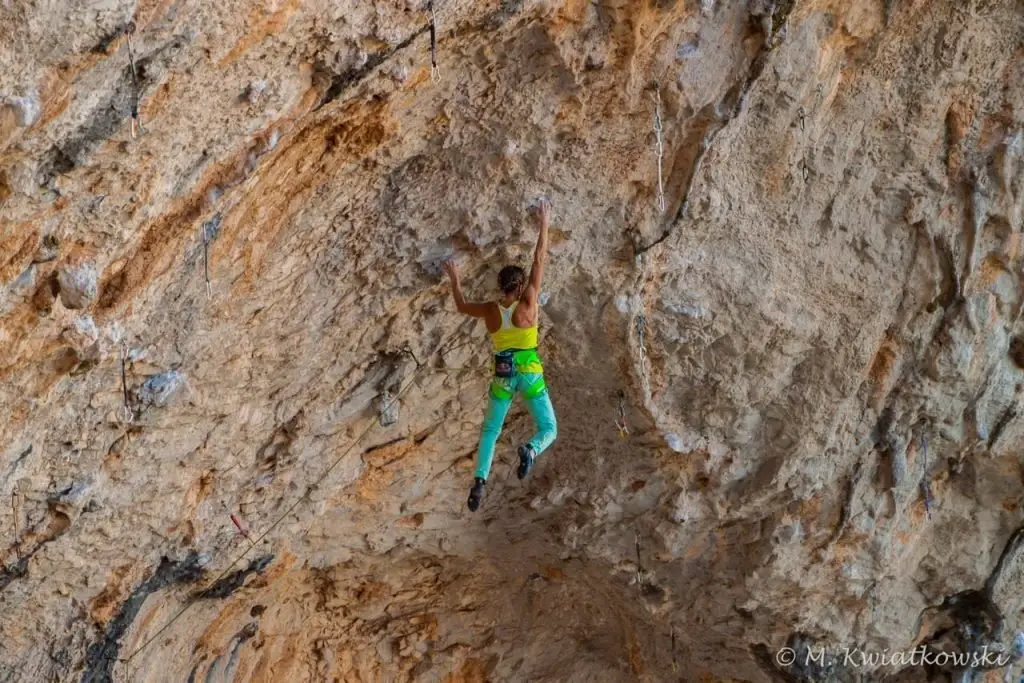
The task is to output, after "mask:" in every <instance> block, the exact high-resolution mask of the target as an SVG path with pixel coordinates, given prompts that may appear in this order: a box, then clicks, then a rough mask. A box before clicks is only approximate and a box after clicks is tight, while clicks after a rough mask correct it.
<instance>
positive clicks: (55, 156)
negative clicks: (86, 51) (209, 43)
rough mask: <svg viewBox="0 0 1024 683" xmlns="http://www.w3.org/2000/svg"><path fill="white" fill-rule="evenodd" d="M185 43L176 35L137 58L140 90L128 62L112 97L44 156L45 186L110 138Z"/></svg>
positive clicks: (42, 171)
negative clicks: (143, 92) (136, 85)
mask: <svg viewBox="0 0 1024 683" xmlns="http://www.w3.org/2000/svg"><path fill="white" fill-rule="evenodd" d="M118 35H120V34H119V33H117V34H115V35H113V36H111V37H110V40H111V41H113V40H115V39H116V38H117V36H118ZM185 44H186V39H185V38H184V37H182V36H177V37H175V38H174V39H173V40H171V41H170V42H168V43H166V44H164V45H162V46H161V47H159V48H157V49H156V50H154V51H153V52H151V53H150V54H148V55H146V56H145V57H142V58H141V59H138V60H136V62H135V70H136V73H137V74H138V91H136V87H135V83H134V80H133V78H132V69H131V66H130V65H129V64H127V63H126V64H125V65H124V68H122V69H121V74H120V77H119V78H118V79H117V84H116V85H115V86H114V91H113V92H112V93H111V94H110V96H109V97H107V99H106V100H105V101H103V102H102V103H101V104H100V105H99V106H97V107H95V108H94V109H93V110H92V111H90V112H89V114H88V116H87V117H86V121H85V123H83V124H82V125H81V126H79V127H78V128H76V129H75V130H74V131H73V132H72V133H71V134H70V135H69V136H68V137H66V138H65V139H64V140H61V141H60V142H57V143H55V144H54V145H53V147H51V148H50V150H49V151H48V152H47V153H46V154H45V155H44V156H43V159H42V162H41V163H40V165H39V168H40V174H41V179H42V183H41V184H43V185H45V184H47V183H48V182H49V180H50V179H51V178H52V177H53V176H55V175H62V174H65V173H69V172H70V171H72V170H74V169H75V168H76V167H78V166H81V165H82V164H84V163H85V160H86V159H87V158H88V156H89V155H90V154H91V153H92V152H93V151H94V150H95V149H96V148H97V147H99V146H100V145H101V144H102V143H103V142H104V141H106V140H108V139H109V138H110V136H111V135H113V134H114V133H115V132H116V131H117V130H118V129H119V128H120V127H121V125H122V124H123V123H124V122H125V120H126V119H127V118H128V117H129V116H131V115H132V110H133V109H134V107H135V103H136V102H137V99H138V98H139V97H140V96H141V94H142V91H144V90H145V89H146V87H147V86H148V85H152V84H153V83H155V82H156V81H157V78H158V77H159V75H160V74H161V73H162V72H163V71H164V70H166V68H167V63H168V62H169V61H170V60H172V59H173V58H174V57H175V56H176V55H177V54H178V53H179V52H180V51H181V49H182V48H183V47H184V46H185ZM108 46H109V45H108ZM96 49H99V50H100V51H101V52H102V51H105V50H106V46H104V44H103V42H102V41H101V43H100V44H99V45H98V46H97V48H94V50H96ZM126 61H127V60H126Z"/></svg>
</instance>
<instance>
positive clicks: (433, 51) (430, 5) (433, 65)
mask: <svg viewBox="0 0 1024 683" xmlns="http://www.w3.org/2000/svg"><path fill="white" fill-rule="evenodd" d="M427 12H428V13H429V14H430V80H432V81H434V82H435V83H437V82H438V81H440V80H441V70H440V69H439V68H438V67H437V16H436V15H435V14H434V0H429V2H427Z"/></svg>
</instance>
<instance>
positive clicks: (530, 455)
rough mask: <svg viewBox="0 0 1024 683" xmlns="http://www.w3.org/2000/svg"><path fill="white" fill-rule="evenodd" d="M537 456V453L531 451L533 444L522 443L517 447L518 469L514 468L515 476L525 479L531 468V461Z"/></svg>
mask: <svg viewBox="0 0 1024 683" xmlns="http://www.w3.org/2000/svg"><path fill="white" fill-rule="evenodd" d="M536 458H537V454H536V453H534V452H533V446H531V445H530V444H528V443H524V444H523V445H522V446H520V447H519V469H518V470H516V476H517V477H519V478H520V479H525V478H526V475H527V474H529V473H530V470H531V469H533V461H534V460H535V459H536Z"/></svg>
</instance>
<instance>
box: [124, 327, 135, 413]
mask: <svg viewBox="0 0 1024 683" xmlns="http://www.w3.org/2000/svg"><path fill="white" fill-rule="evenodd" d="M127 366H128V345H127V344H124V345H123V346H122V347H121V395H122V397H123V398H124V405H123V406H122V407H121V421H122V422H124V423H125V424H131V423H132V422H133V421H134V420H135V412H134V411H133V410H132V406H131V397H130V395H129V394H128V370H127Z"/></svg>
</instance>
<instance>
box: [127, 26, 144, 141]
mask: <svg viewBox="0 0 1024 683" xmlns="http://www.w3.org/2000/svg"><path fill="white" fill-rule="evenodd" d="M127 33H128V64H129V66H130V67H131V72H132V90H133V93H132V140H134V139H135V127H136V126H138V127H139V132H141V133H145V132H146V129H145V128H143V127H142V120H141V119H140V118H139V98H140V95H141V89H140V88H139V74H138V72H137V71H136V70H135V50H134V49H132V34H134V33H135V22H134V21H133V22H132V23H131V24H129V25H128V32H127Z"/></svg>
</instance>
